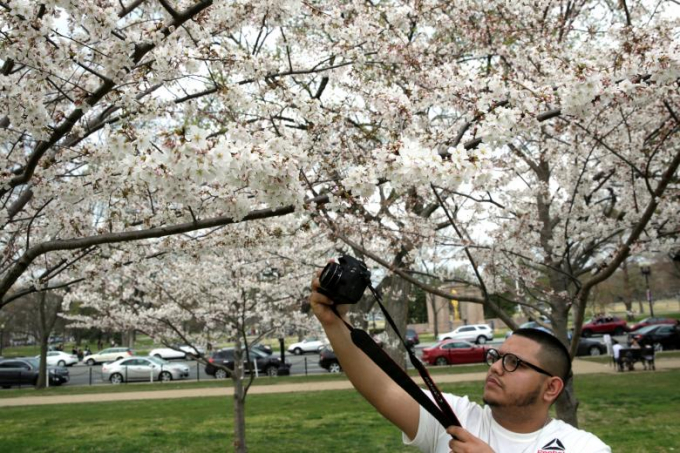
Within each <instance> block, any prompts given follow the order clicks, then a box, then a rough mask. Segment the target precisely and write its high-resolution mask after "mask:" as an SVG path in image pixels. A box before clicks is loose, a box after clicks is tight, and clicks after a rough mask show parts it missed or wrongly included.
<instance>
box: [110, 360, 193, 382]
mask: <svg viewBox="0 0 680 453" xmlns="http://www.w3.org/2000/svg"><path fill="white" fill-rule="evenodd" d="M188 377H189V367H188V366H186V365H184V364H181V363H172V362H168V361H167V360H164V359H160V358H158V357H155V356H149V357H130V358H126V359H121V360H116V361H115V362H111V363H105V364H104V365H102V380H104V381H109V382H110V383H112V384H122V383H123V382H131V381H151V380H154V381H162V382H169V381H172V380H178V379H186V378H188Z"/></svg>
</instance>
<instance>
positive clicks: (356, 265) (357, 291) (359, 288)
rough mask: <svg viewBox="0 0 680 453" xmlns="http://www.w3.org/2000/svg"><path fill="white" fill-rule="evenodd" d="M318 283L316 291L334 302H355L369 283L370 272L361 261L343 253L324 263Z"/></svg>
mask: <svg viewBox="0 0 680 453" xmlns="http://www.w3.org/2000/svg"><path fill="white" fill-rule="evenodd" d="M319 283H320V286H319V289H318V291H319V292H320V293H321V294H323V295H324V296H326V297H328V298H329V299H331V300H332V301H333V302H335V303H336V304H356V303H357V302H359V300H361V296H362V295H363V294H364V291H365V290H366V287H367V286H368V285H369V284H370V283H371V272H370V271H369V270H368V268H367V267H366V264H365V263H364V262H363V261H359V260H358V259H356V258H352V257H351V256H348V255H343V256H341V257H340V258H339V259H338V262H337V263H333V262H331V263H328V264H327V265H326V267H325V268H324V270H323V271H322V272H321V276H320V277H319Z"/></svg>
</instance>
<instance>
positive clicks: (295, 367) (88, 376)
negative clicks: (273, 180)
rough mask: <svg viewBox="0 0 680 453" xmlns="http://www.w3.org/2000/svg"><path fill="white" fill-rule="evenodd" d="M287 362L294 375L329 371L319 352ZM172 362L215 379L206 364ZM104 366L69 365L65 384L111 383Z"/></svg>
mask: <svg viewBox="0 0 680 453" xmlns="http://www.w3.org/2000/svg"><path fill="white" fill-rule="evenodd" d="M286 362H288V363H290V364H291V368H290V372H291V374H294V375H304V374H320V373H327V371H326V370H324V369H323V368H321V367H319V354H316V353H314V354H312V353H309V354H305V355H301V356H296V355H292V354H286ZM172 363H183V364H185V365H187V366H188V367H189V378H188V380H193V381H196V380H213V379H215V378H214V377H213V376H210V375H208V374H206V373H205V369H204V368H205V366H204V365H201V364H200V363H199V362H197V361H194V360H173V361H172ZM101 370H102V366H101V365H94V366H91V367H90V366H87V365H84V364H76V365H73V366H71V367H69V374H70V377H71V380H70V382H68V383H67V384H64V385H65V386H75V385H102V384H104V385H110V384H109V383H108V382H106V381H102V371H101Z"/></svg>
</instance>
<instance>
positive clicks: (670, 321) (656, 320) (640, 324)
mask: <svg viewBox="0 0 680 453" xmlns="http://www.w3.org/2000/svg"><path fill="white" fill-rule="evenodd" d="M657 324H670V325H672V326H674V325H676V324H678V320H677V319H671V318H645V319H643V320H642V321H640V322H638V323H637V324H635V325H634V326H633V327H631V328H630V330H631V331H634V330H638V329H640V328H641V327H645V326H652V325H654V326H655V325H657Z"/></svg>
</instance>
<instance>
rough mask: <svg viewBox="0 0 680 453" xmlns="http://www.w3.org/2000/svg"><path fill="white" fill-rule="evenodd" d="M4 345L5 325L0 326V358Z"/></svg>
mask: <svg viewBox="0 0 680 453" xmlns="http://www.w3.org/2000/svg"><path fill="white" fill-rule="evenodd" d="M4 343H5V323H4V322H3V323H2V324H0V357H2V345H3V344H4Z"/></svg>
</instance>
